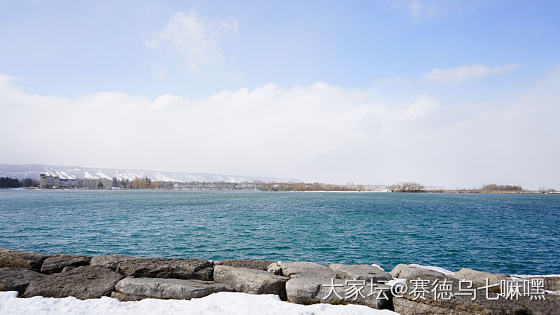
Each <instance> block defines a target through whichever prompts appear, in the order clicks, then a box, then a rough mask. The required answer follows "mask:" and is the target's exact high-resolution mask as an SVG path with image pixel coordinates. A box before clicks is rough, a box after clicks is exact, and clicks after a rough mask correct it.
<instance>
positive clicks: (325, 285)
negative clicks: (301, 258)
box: [286, 277, 392, 309]
mask: <svg viewBox="0 0 560 315" xmlns="http://www.w3.org/2000/svg"><path fill="white" fill-rule="evenodd" d="M360 281H362V280H360ZM363 284H364V285H363V286H362V285H361V283H360V284H358V285H357V287H358V288H359V289H358V291H357V294H355V295H354V294H352V293H349V292H348V291H347V290H348V289H349V288H350V287H351V283H349V282H348V280H342V279H333V278H307V277H295V278H291V279H290V280H288V282H286V295H287V300H288V301H289V302H292V303H298V304H306V305H309V304H315V303H330V304H360V305H366V306H369V307H372V308H376V309H391V308H392V304H391V293H390V288H389V287H388V286H386V285H382V284H377V285H376V286H375V287H373V290H372V289H371V288H370V286H369V285H368V284H367V283H366V282H365V280H364V282H363ZM333 289H334V291H331V290H333ZM347 293H348V294H347Z"/></svg>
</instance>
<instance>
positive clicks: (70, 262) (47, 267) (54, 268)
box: [41, 254, 91, 274]
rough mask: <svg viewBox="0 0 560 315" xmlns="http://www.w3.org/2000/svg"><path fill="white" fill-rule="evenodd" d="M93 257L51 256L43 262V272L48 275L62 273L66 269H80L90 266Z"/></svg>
mask: <svg viewBox="0 0 560 315" xmlns="http://www.w3.org/2000/svg"><path fill="white" fill-rule="evenodd" d="M90 260H91V257H87V256H79V255H66V254H56V255H51V256H49V257H48V258H47V259H45V261H44V262H43V265H42V266H41V272H42V273H46V274H51V273H56V272H61V271H62V269H64V267H70V266H71V267H78V266H86V265H89V261H90Z"/></svg>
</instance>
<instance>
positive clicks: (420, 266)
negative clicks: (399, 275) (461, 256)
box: [410, 264, 455, 276]
mask: <svg viewBox="0 0 560 315" xmlns="http://www.w3.org/2000/svg"><path fill="white" fill-rule="evenodd" d="M410 266H413V267H419V268H424V269H428V270H433V271H437V272H441V273H443V274H444V275H446V276H453V275H454V274H455V273H454V272H453V271H451V270H447V269H445V268H441V267H437V266H424V265H418V264H410Z"/></svg>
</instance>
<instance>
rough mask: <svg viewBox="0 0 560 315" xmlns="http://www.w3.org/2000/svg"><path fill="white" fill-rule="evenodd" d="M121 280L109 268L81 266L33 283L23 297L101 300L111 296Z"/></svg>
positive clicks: (119, 276)
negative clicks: (100, 298) (68, 297)
mask: <svg viewBox="0 0 560 315" xmlns="http://www.w3.org/2000/svg"><path fill="white" fill-rule="evenodd" d="M121 279H122V276H121V275H120V274H118V273H117V272H115V271H113V270H111V269H109V268H104V267H92V266H81V267H77V268H74V269H72V270H69V271H67V272H62V273H55V274H52V275H49V276H45V277H43V278H40V279H37V280H33V281H31V282H30V283H29V285H28V286H27V289H26V290H25V293H24V294H23V296H24V297H32V296H38V295H40V296H45V297H56V298H61V297H67V296H74V297H76V298H78V299H90V298H99V297H102V296H106V295H109V294H110V293H111V291H113V288H114V287H115V284H117V282H119V280H121Z"/></svg>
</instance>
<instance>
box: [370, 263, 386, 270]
mask: <svg viewBox="0 0 560 315" xmlns="http://www.w3.org/2000/svg"><path fill="white" fill-rule="evenodd" d="M370 266H372V267H377V268H379V269H381V270H383V271H385V269H383V268H382V267H381V266H379V265H378V264H371V265H370Z"/></svg>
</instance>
